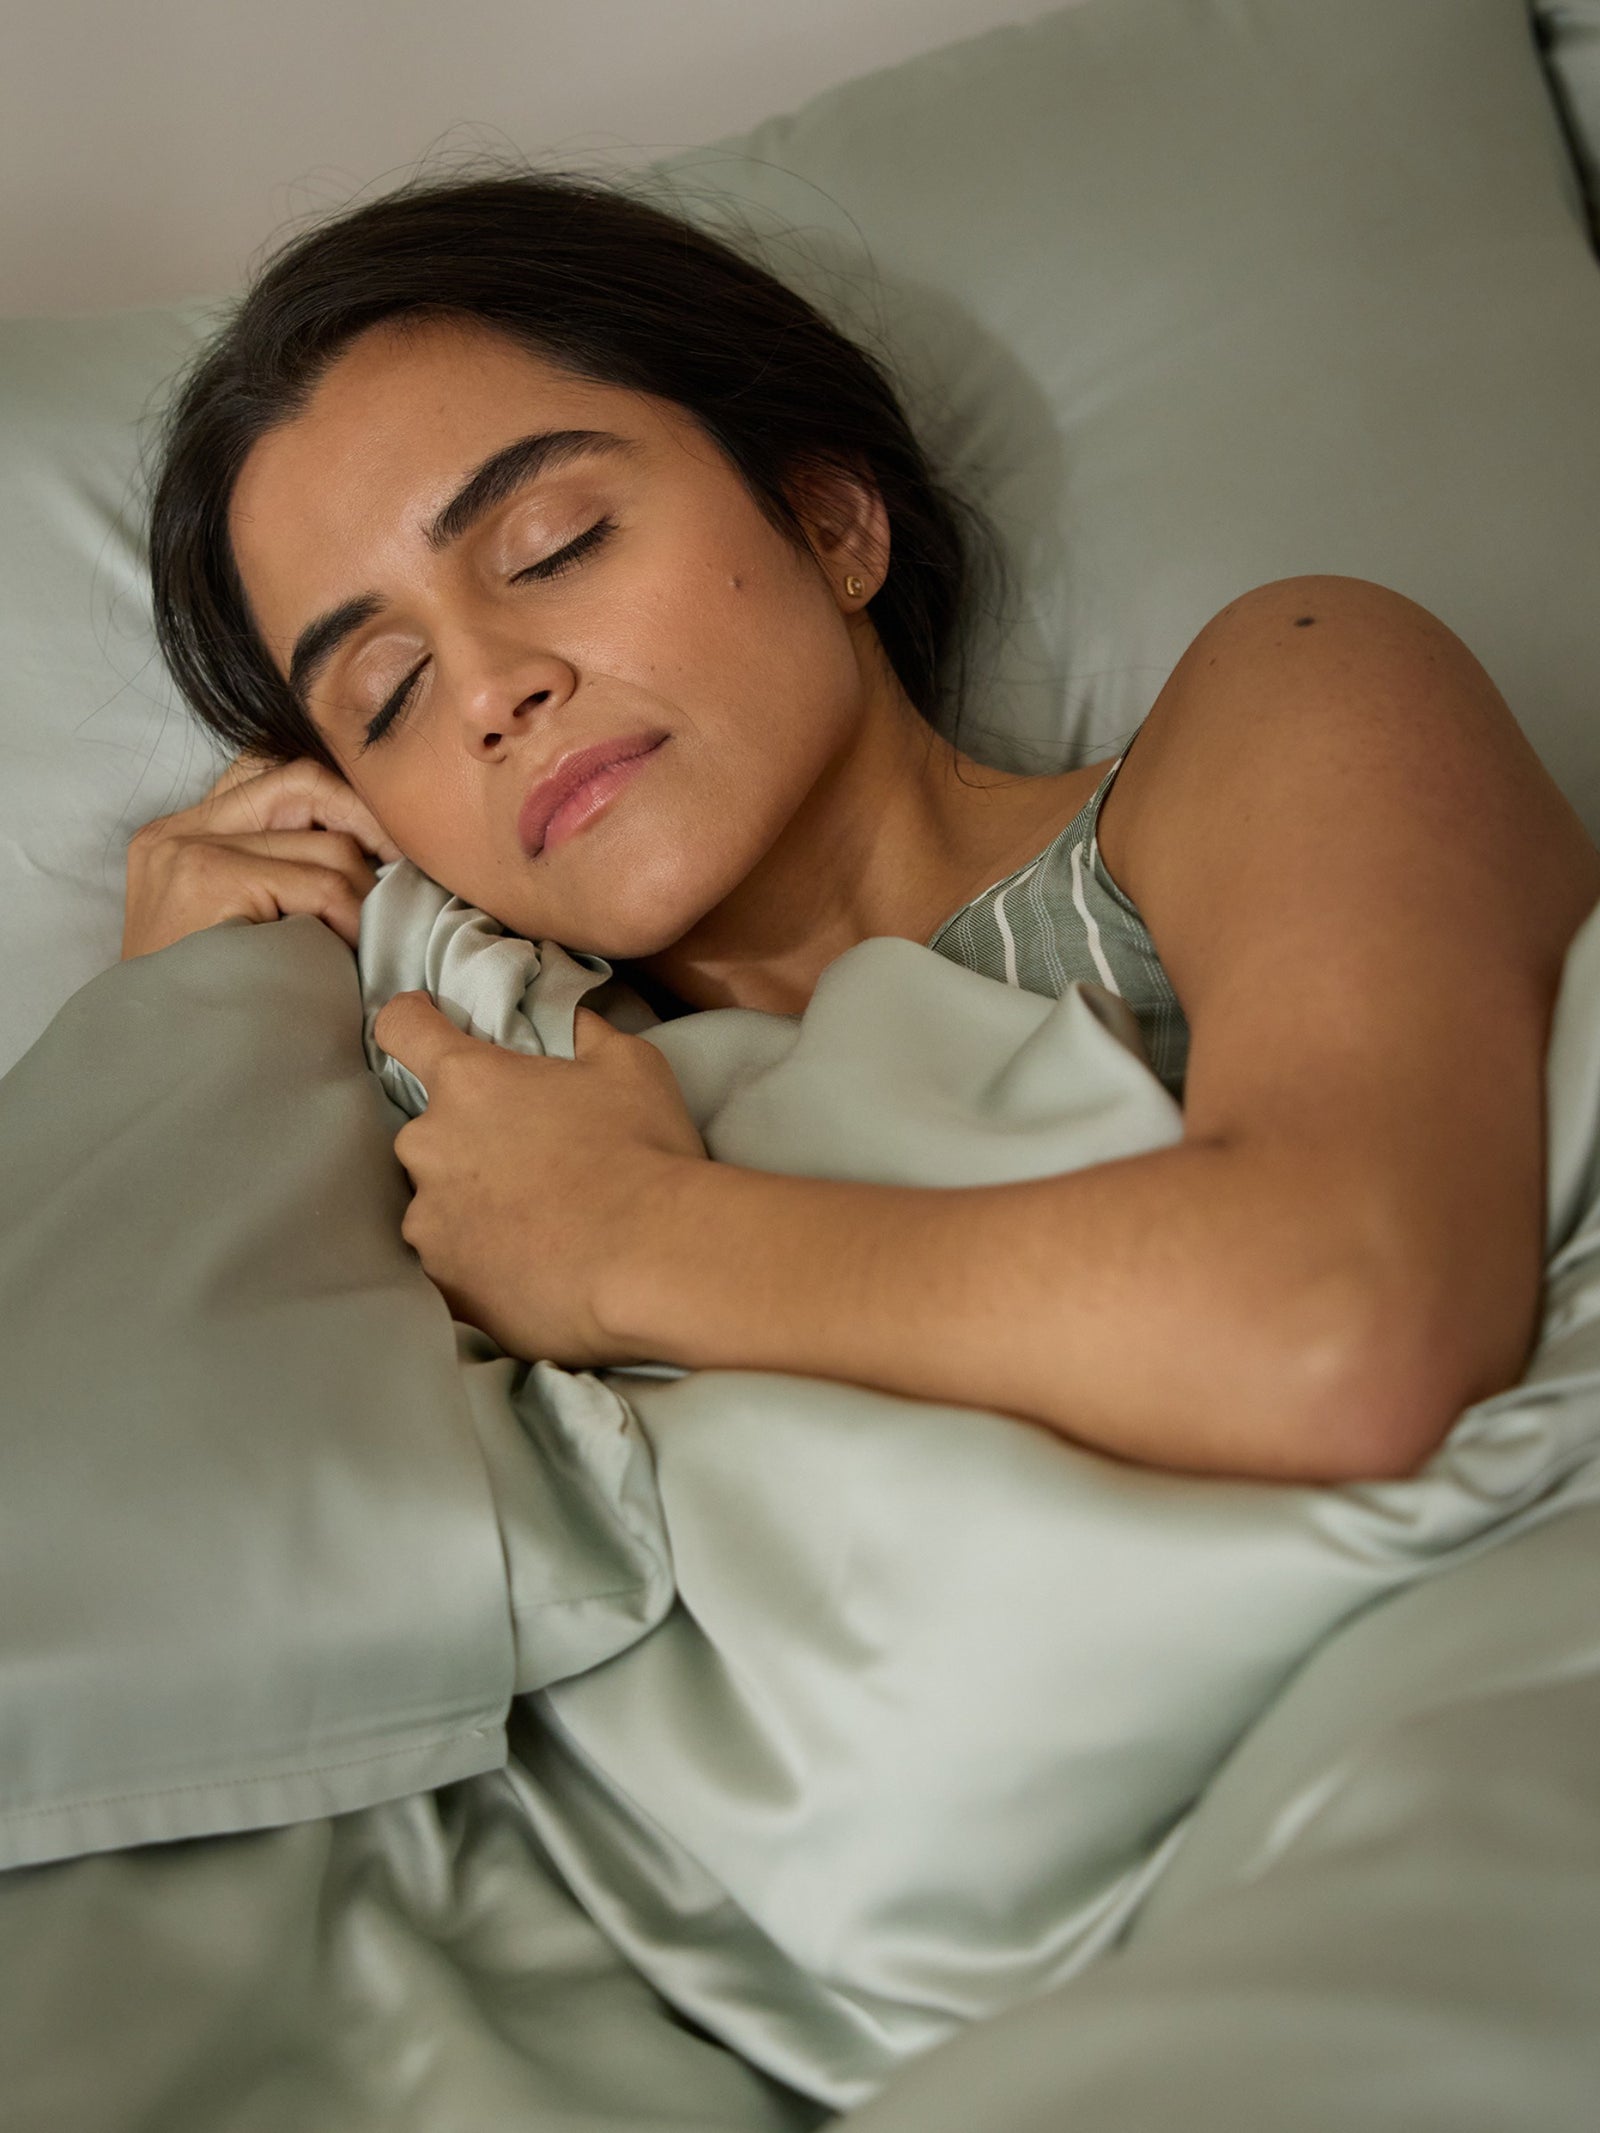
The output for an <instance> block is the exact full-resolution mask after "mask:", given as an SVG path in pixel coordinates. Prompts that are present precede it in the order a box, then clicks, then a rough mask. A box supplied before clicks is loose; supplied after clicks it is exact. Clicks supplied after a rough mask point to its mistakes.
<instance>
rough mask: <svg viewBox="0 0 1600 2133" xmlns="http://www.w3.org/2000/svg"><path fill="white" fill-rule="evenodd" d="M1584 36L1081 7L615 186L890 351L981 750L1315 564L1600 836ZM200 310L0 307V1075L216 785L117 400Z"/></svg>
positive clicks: (1110, 745) (1017, 749)
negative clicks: (167, 648)
mask: <svg viewBox="0 0 1600 2133" xmlns="http://www.w3.org/2000/svg"><path fill="white" fill-rule="evenodd" d="M1575 14H1576V11H1575V10H1574V8H1573V7H1572V6H1570V5H1567V6H1556V5H1553V4H1552V5H1547V6H1546V7H1545V8H1544V9H1543V16H1544V18H1545V20H1546V22H1547V24H1548V25H1549V26H1551V27H1552V28H1554V29H1558V30H1560V31H1561V38H1560V42H1559V44H1558V45H1556V46H1554V47H1553V48H1552V51H1551V53H1550V54H1548V55H1546V54H1543V53H1541V51H1540V48H1539V45H1538V43H1537V41H1536V38H1535V35H1534V20H1533V18H1532V17H1530V13H1529V10H1528V7H1527V5H1526V0H1405V4H1404V5H1403V6H1397V5H1395V4H1394V0H1252V4H1251V5H1250V6H1249V7H1241V6H1239V5H1237V4H1236V0H1088V4H1086V5H1080V6H1074V7H1068V8H1063V9H1060V10H1058V11H1057V12H1055V13H1053V14H1048V15H1044V16H1042V17H1040V18H1039V19H1038V20H1036V21H1033V22H1027V23H1019V24H1014V25H1009V26H1006V27H1003V28H1000V29H997V30H993V31H990V32H988V33H987V34H985V35H983V36H979V37H975V38H970V39H967V40H965V41H963V42H961V43H957V44H952V45H949V46H946V47H945V48H943V49H941V50H938V51H935V52H931V53H928V54H925V55H924V56H922V57H920V58H916V59H912V60H909V61H907V62H905V63H904V64H902V65H899V66H895V67H890V68H887V69H884V70H881V71H879V72H877V73H873V74H869V75H867V76H865V77H863V78H862V79H860V80H857V81H854V82H849V83H846V84H845V85H844V86H843V87H842V88H838V89H834V90H830V91H829V92H828V93H827V94H825V95H823V96H820V97H818V98H816V99H814V100H813V101H812V102H810V103H808V104H807V105H805V106H804V108H803V109H801V110H800V111H798V112H796V113H794V114H793V115H791V116H786V117H779V118H773V119H769V120H768V121H766V122H765V123H764V124H762V125H760V126H757V127H756V128H755V129H754V130H753V131H752V132H750V133H748V134H745V135H741V136H738V137H736V138H733V139H729V140H724V141H720V142H717V143H715V144H713V145H712V146H710V147H707V148H704V149H699V150H695V151H693V152H690V153H687V154H684V155H680V156H675V157H672V158H669V159H667V160H666V161H665V162H663V163H661V164H660V165H658V166H657V167H656V168H655V169H654V170H653V171H651V172H649V173H646V174H645V175H644V176H643V177H628V176H627V175H626V174H624V177H625V182H629V183H638V184H642V185H643V186H644V187H645V189H646V190H647V191H649V192H651V193H652V195H653V196H656V197H664V198H666V199H667V200H669V201H670V202H674V203H676V204H678V205H679V206H681V207H682V208H684V209H685V210H686V211H688V212H690V213H692V214H694V215H697V216H704V217H706V218H708V219H710V220H711V221H712V222H714V223H715V224H716V225H717V226H719V227H723V228H725V229H727V230H729V231H730V232H732V233H733V234H735V235H736V236H737V237H738V238H739V241H741V242H745V241H748V242H750V243H752V244H754V245H756V246H757V248H758V249H759V250H760V252H761V253H762V255H763V256H764V257H765V258H766V259H767V260H768V262H769V263H770V264H771V265H772V266H774V267H775V269H776V270H777V271H778V272H779V273H780V274H782V275H785V276H787V277H788V278H790V279H792V280H794V281H795V282H796V283H798V284H799V285H801V286H802V287H803V288H805V289H806V290H807V291H808V293H810V294H812V295H813V296H814V297H815V298H816V299H817V300H818V301H819V302H820V303H822V304H823V306H824V307H825V308H827V309H829V310H830V311H832V312H833V313H834V314H835V315H836V316H838V317H839V318H840V319H841V320H842V321H843V322H844V323H845V324H847V325H848V326H850V327H851V328H852V330H854V331H857V332H859V333H860V334H861V335H862V336H863V337H864V338H865V339H866V340H867V341H868V343H869V345H872V346H874V347H876V348H878V349H879V350H880V351H881V352H883V353H884V354H886V355H887V357H888V358H889V360H890V361H891V363H892V365H893V367H894V369H895V370H896V372H897V373H898V375H899V377H900V378H901V380H902V382H903V385H904V389H905V392H906V394H907V397H908V400H909V401H910V403H911V407H912V410H913V413H914V415H915V417H916V419H917V420H918V422H919V423H920V425H921V427H922V429H923V431H924V433H925V435H926V437H927V439H928V442H929V444H930V446H931V448H932V450H933V452H934V454H935V456H936V458H937V459H938V460H939V461H940V462H941V463H942V465H943V466H944V467H945V468H946V469H947V471H948V472H949V473H950V474H951V475H952V477H953V479H954V481H955V482H956V484H957V486H959V487H961V488H963V489H964V490H965V491H966V493H967V494H968V495H969V496H970V497H971V498H972V499H973V500H974V501H975V502H977V503H979V504H981V505H983V506H985V507H987V508H988V509H989V510H990V511H991V512H992V514H993V516H994V517H995V519H996V521H997V523H998V527H999V530H1000V534H1001V537H1002V541H1003V545H1004V550H1005V553H1006V556H1007V558H1008V563H1009V570H1010V574H1011V580H1012V598H1011V601H1010V605H1009V608H1008V610H1007V611H1005V612H1004V613H1000V614H993V613H991V614H989V615H987V616H980V617H976V618H975V619H974V623H973V628H972V634H971V643H972V646H973V650H974V653H975V659H976V670H975V687H974V694H973V701H972V704H971V707H970V710H969V713H968V716H967V719H966V721H965V723H964V725H963V727H962V734H961V737H962V739H963V740H964V742H965V743H966V745H968V746H969V747H970V748H971V749H972V751H973V752H974V753H976V754H978V755H980V756H983V757H986V758H988V759H990V760H993V761H996V762H1004V763H1005V764H1007V765H1008V766H1009V767H1013V768H1020V769H1040V770H1049V769H1056V768H1060V767H1064V766H1066V765H1069V764H1077V763H1083V762H1087V761H1090V760H1093V759H1095V758H1096V757H1099V756H1102V755H1106V754H1109V753H1111V752H1112V751H1113V749H1114V748H1115V747H1117V746H1120V745H1121V744H1122V742H1123V741H1124V740H1125V739H1126V737H1127V736H1128V734H1129V733H1130V732H1131V731H1132V730H1133V729H1134V727H1136V726H1137V724H1138V722H1139V721H1140V720H1141V719H1142V718H1143V716H1144V714H1145V712H1146V711H1147V710H1148V709H1149V707H1150V705H1151V704H1152V702H1153V701H1154V700H1155V697H1156V695H1157V694H1158V692H1159V691H1160V688H1161V685H1162V683H1163V682H1164V681H1165V679H1166V677H1167V675H1168V673H1169V672H1170V671H1171V669H1172V667H1173V666H1174V664H1175V663H1176V661H1177V660H1178V658H1179V657H1180V656H1181V654H1182V652H1183V651H1184V649H1185V648H1186V647H1187V645H1188V644H1189V642H1190V641H1191V639H1192V638H1193V637H1194V635H1195V633H1196V631H1197V630H1199V628H1200V627H1201V626H1202V625H1203V624H1204V623H1205V622H1206V621H1207V620H1208V618H1209V617H1210V616H1211V615H1212V614H1214V613H1215V612H1216V611H1217V609H1218V608H1220V607H1222V606H1223V605H1224V604H1225V603H1226V602H1227V601H1228V600H1230V599H1231V598H1233V597H1234V596H1235V595H1237V594H1238V593H1239V592H1241V591H1243V590H1245V589H1246V588H1247V587H1249V586H1252V585H1257V584H1260V583H1263V582H1265V581H1267V580H1270V579H1273V578H1277V577H1282V576H1287V575H1290V574H1293V573H1297V572H1302V571H1333V572H1343V573H1348V574H1351V575H1354V576H1359V577H1367V578H1373V579H1377V580H1379V581H1380V582H1382V583H1384V584H1388V585H1392V586H1394V587H1396V588H1397V589H1398V590H1400V591H1401V592H1404V593H1407V594H1409V595H1410V596H1411V597H1412V598H1413V599H1416V600H1419V601H1420V602H1421V603H1422V604H1423V605H1424V606H1426V607H1428V608H1431V609H1432V610H1433V612H1434V613H1436V614H1437V615H1439V616H1440V617H1441V618H1442V619H1443V620H1444V621H1445V622H1446V623H1448V624H1449V625H1450V627H1451V628H1453V629H1454V630H1456V631H1457V632H1458V633H1459V634H1460V635H1461V636H1462V637H1463V638H1464V639H1465V640H1466V642H1467V643H1468V644H1469V645H1470V646H1471V648H1472V649H1473V651H1474V652H1476V654H1477V655H1478V657H1479V658H1480V659H1482V660H1483V662H1484V664H1485V665H1486V666H1487V667H1488V669H1489V671H1490V672H1491V674H1492V675H1493V676H1494V678H1495V680H1496V681H1497V683H1498V684H1499V686H1500V688H1501V690H1502V691H1503V693H1504V694H1505V696H1506V698H1507V700H1508V701H1509V702H1510V704H1511V707H1512V709H1513V710H1514V711H1515V712H1516V714H1517V716H1518V718H1519V719H1520V720H1521V721H1522V723H1523V725H1524V727H1525V728H1526V730H1527V732H1528V734H1529V736H1530V738H1531V739H1532V740H1533V742H1534V744H1535V746H1536V747H1537V748H1538V749H1539V751H1540V753H1541V754H1542V755H1543V757H1544V759H1545V761H1546V763H1547V764H1548V765H1549V767H1550V769H1551V771H1552V772H1553V773H1554V775H1555V777H1556V778H1557V780H1558V781H1559V782H1560V783H1561V785H1562V786H1563V788H1564V789H1565V791H1566V792H1567V794H1568V795H1569V797H1570V798H1571V799H1572V801H1573V802H1574V804H1575V805H1576V806H1577V808H1578V809H1579V811H1580V813H1582V814H1583V815H1584V817H1585V819H1586V820H1587V821H1588V823H1589V825H1590V827H1591V829H1592V830H1600V720H1597V719H1596V717H1595V688H1596V682H1595V677H1596V675H1600V601H1597V600H1596V598H1595V568H1594V561H1595V533H1594V529H1595V525H1596V522H1597V518H1600V395H1597V394H1596V392H1595V389H1594V381H1595V379H1596V378H1597V377H1600V268H1597V266H1596V262H1595V259H1594V256H1593V254H1592V253H1591V251H1590V250H1589V247H1588V242H1587V229H1586V223H1585V217H1584V209H1583V195H1582V186H1581V182H1580V173H1579V172H1578V170H1577V169H1576V168H1575V166H1574V162H1573V157H1572V151H1571V148H1570V146H1569V133H1568V130H1567V127H1566V124H1565V123H1564V120H1563V117H1562V114H1561V111H1560V110H1559V109H1558V106H1557V103H1556V101H1555V97H1554V95H1553V93H1552V89H1553V78H1552V76H1551V75H1550V74H1548V73H1547V72H1546V65H1545V61H1546V59H1547V58H1548V59H1550V60H1551V62H1552V63H1553V61H1554V59H1555V57H1556V56H1557V53H1558V52H1559V53H1560V54H1561V55H1563V57H1574V58H1575V56H1576V55H1577V54H1578V52H1579V51H1580V50H1581V49H1583V47H1581V46H1580V44H1579V43H1577V42H1574V41H1573V38H1572V37H1569V36H1568V34H1567V31H1568V29H1569V28H1570V27H1573V24H1574V20H1575ZM1581 28H1582V24H1581V23H1578V24H1577V25H1576V29H1581ZM1576 29H1574V36H1575V35H1576ZM1584 34H1585V35H1587V34H1588V33H1587V31H1584ZM526 146H527V147H528V148H529V149H530V150H532V151H535V152H537V150H538V148H539V144H538V143H537V142H529V143H527V144H526ZM210 316H211V313H210V312H209V311H208V307H207V306H206V305H204V304H202V303H199V302H196V303H194V304H190V305H186V306H177V307H173V308H170V309H166V310H159V311H146V312H125V313H118V314H112V315H108V316H103V317H99V318H87V319H71V320H56V321H50V320H22V321H17V320H12V321H0V484H3V487H4V494H5V498H6V511H5V513H4V514H3V516H0V639H3V641H4V646H5V655H6V656H5V659H4V661H3V663H0V908H4V910H5V912H6V914H7V924H6V927H5V934H4V957H5V961H4V966H3V969H0V978H3V983H0V1072H3V1071H4V1069H5V1067H6V1066H8V1065H9V1064H10V1063H11V1061H12V1060H14V1059H16V1058H17V1057H18V1056H20V1054H21V1052H22V1051H23V1050H24V1049H25V1048H26V1047H27V1045H28V1044H29V1043H31V1042H32V1041H33V1039H34V1038H35V1037H36V1036H37V1035H38V1034H39V1032H40V1031H41V1030H42V1029H43V1027H44V1025H45V1024H46V1022H48V1020H49V1018H50V1016H51V1015H52V1014H53V1013H54V1012H55V1010H56V1008H57V1007H59V1006H60V1005H61V1003H62V1002H63V1001H64V1000H65V999H66V998H67V997H68V996H69V995H70V994H71V993H72V992H73V991H74V990H75V989H76V988H77V987H78V986H79V985H81V984H82V983H83V982H84V981H85V979H87V978H88V977H90V976H92V975H93V973H94V972H95V971H96V970H99V969H103V968H104V967H105V966H106V965H107V964H108V963H110V962H113V961H114V960H115V959H116V956H117V953H118V950H119V946H120V940H121V897H122V888H123V880H124V849H125V846H126V842H127V838H128V835H129V834H130V832H131V831H132V830H133V829H134V828H135V827H137V826H138V825H139V824H140V823H141V822H143V821H145V820H147V819H149V818H150V817H152V816H155V815H158V814H163V813H168V812H170V811H171V810H173V809H174V808H176V807H180V806H185V805H188V804H189V803H191V802H192V801H193V800H195V799H196V798H198V797H199V795H200V793H201V792H202V791H204V789H205V788H206V786H207V785H208V784H209V783H210V782H211V780H212V779H213V778H214V777H215V775H216V773H217V771H218V770H219V769H220V768H221V758H220V757H219V756H217V755H216V754H215V753H214V751H213V750H212V748H211V746H210V744H209V743H207V742H203V741H202V740H200V739H199V738H198V737H197V736H196V734H195V732H194V730H193V728H192V727H191V725H190V723H189V721H188V719H187V717H186V715H185V714H184V713H183V712H182V711H181V709H179V708H178V707H177V706H176V705H175V703H174V701H173V698H172V693H171V690H170V688H169V686H168V684H167V682H166V680H165V677H164V676H163V674H162V673H161V671H160V668H159V665H158V663H157V662H156V660H155V657H154V654H153V650H152V646H151V640H150V633H149V622H148V613H147V608H146V600H145V592H144V585H143V576H142V562H141V554H140V540H139V530H138V529H139V525H140V520H141V511H140V503H139V492H138V474H139V449H140V442H141V434H142V433H141V430H140V427H139V424H140V418H141V416H143V415H146V414H148V413H149V412H150V411H152V410H153V409H154V408H155V407H156V406H158V405H159V403H160V399H161V395H162V391H163V387H164V382H165V381H166V380H167V379H168V378H169V377H170V376H171V374H172V372H173V370H174V369H175V367H176V366H177V364H178V363H179V361H180V360H181V359H182V357H183V356H184V355H185V353H186V352H187V351H188V350H189V349H191V348H192V347H193V346H194V344H195V341H196V340H197V338H198V337H199V336H200V335H201V334H202V333H203V332H204V331H205V329H206V325H207V322H208V318H209V317H210ZM146 434H147V433H146Z"/></svg>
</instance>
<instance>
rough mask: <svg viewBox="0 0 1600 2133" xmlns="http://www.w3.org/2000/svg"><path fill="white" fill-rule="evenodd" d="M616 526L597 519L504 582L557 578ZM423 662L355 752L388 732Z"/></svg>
mask: <svg viewBox="0 0 1600 2133" xmlns="http://www.w3.org/2000/svg"><path fill="white" fill-rule="evenodd" d="M616 530H617V522H616V520H615V519H614V518H602V519H599V520H597V521H596V522H595V524H594V525H592V526H591V527H590V528H589V530H588V531H587V532H586V533H580V534H579V535H578V537H577V539H576V540H575V541H568V543H567V545H566V547H565V548H558V549H557V550H556V552H555V554H554V555H547V556H543V557H541V559H540V560H539V561H538V562H537V563H530V564H529V565H528V567H527V569H526V570H519V571H516V572H515V573H514V574H513V575H512V576H511V577H510V578H509V579H508V580H507V582H508V584H511V585H523V584H526V583H527V582H528V581H529V580H530V579H531V580H533V581H534V582H536V583H542V582H543V581H544V580H546V579H548V578H559V577H560V576H561V575H562V574H563V573H564V572H565V571H568V570H571V569H572V568H573V567H574V565H575V564H578V563H581V562H582V561H583V559H584V557H585V556H586V555H589V554H591V553H592V551H593V550H594V549H596V548H598V547H599V546H600V544H601V542H602V541H604V540H606V539H607V538H608V537H609V536H610V535H611V534H613V533H615V532H616ZM427 664H428V662H427V661H426V660H425V659H420V660H418V662H417V664H416V665H415V666H414V667H413V668H412V669H411V672H410V673H409V674H408V675H407V676H406V677H405V679H404V681H402V682H401V683H400V685H399V687H398V688H397V689H396V690H395V692H394V694H393V695H392V696H390V697H388V698H387V699H386V701H385V702H384V703H383V704H382V705H381V706H380V708H379V709H378V711H377V712H376V713H375V714H374V716H373V718H372V719H371V721H370V723H369V724H368V726H367V728H366V739H365V740H364V742H363V743H362V747H361V749H359V750H358V751H357V753H358V754H360V753H364V752H365V751H366V749H368V748H370V747H372V746H373V744H374V743H375V742H377V741H381V740H382V739H383V737H384V735H385V734H386V733H388V732H389V730H390V728H391V727H392V726H393V725H394V723H395V721H396V720H397V719H398V718H399V716H400V714H401V712H402V711H403V710H404V709H405V707H406V705H407V704H408V703H409V701H410V699H411V692H412V690H413V689H414V688H415V687H416V685H417V682H418V680H419V678H420V677H421V674H422V670H423V668H424V667H425V666H426V665H427Z"/></svg>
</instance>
